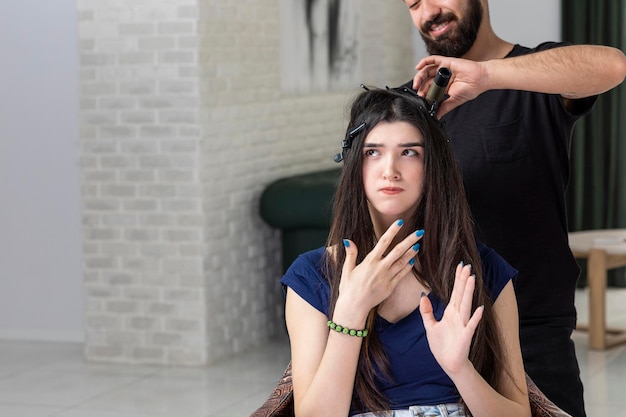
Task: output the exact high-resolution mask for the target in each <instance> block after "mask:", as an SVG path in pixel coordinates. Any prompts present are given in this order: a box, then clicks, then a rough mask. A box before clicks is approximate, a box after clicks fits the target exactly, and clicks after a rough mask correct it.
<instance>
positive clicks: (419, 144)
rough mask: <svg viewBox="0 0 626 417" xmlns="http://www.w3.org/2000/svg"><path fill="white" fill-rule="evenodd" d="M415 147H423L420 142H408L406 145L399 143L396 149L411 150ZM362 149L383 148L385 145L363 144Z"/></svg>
mask: <svg viewBox="0 0 626 417" xmlns="http://www.w3.org/2000/svg"><path fill="white" fill-rule="evenodd" d="M415 146H421V147H422V148H423V147H424V144H423V143H420V142H408V143H399V144H398V147H399V148H413V147H415ZM363 147H364V148H384V147H385V144H384V143H371V142H370V143H364V144H363Z"/></svg>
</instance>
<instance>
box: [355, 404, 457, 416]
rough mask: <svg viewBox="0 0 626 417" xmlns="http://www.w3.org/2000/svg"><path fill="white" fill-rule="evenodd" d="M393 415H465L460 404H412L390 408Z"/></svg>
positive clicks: (365, 414)
mask: <svg viewBox="0 0 626 417" xmlns="http://www.w3.org/2000/svg"><path fill="white" fill-rule="evenodd" d="M392 411H393V414H392V416H393V417H465V416H466V414H465V408H463V406H462V405H461V404H440V405H413V406H411V407H409V409H408V410H407V409H404V410H392ZM352 417H376V414H374V413H364V414H357V415H355V416H352Z"/></svg>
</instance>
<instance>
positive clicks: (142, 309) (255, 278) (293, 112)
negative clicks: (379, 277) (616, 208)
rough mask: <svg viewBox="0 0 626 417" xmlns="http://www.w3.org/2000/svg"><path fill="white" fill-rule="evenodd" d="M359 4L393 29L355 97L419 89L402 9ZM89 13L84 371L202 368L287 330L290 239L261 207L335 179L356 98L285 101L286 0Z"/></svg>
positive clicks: (89, 8) (84, 83) (107, 8)
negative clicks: (282, 4)
mask: <svg viewBox="0 0 626 417" xmlns="http://www.w3.org/2000/svg"><path fill="white" fill-rule="evenodd" d="M360 1H361V2H362V3H363V5H364V7H363V10H364V13H366V15H367V16H371V17H378V16H381V15H382V16H385V19H383V20H384V22H383V24H381V25H375V24H374V25H368V26H367V28H366V29H367V33H366V34H364V35H363V36H364V40H367V39H371V40H376V42H369V41H368V42H365V41H364V42H362V51H360V52H361V53H362V54H363V56H364V60H365V61H366V62H379V63H381V62H382V65H378V66H373V65H372V68H373V69H370V70H368V71H365V72H364V73H365V74H366V76H365V79H363V80H355V87H357V86H358V84H359V83H360V82H366V83H369V84H379V85H384V84H389V85H395V84H398V83H400V82H403V81H406V80H408V79H409V78H410V76H411V75H412V67H413V66H414V64H415V63H414V62H413V60H412V58H411V51H412V49H411V35H410V33H411V26H410V22H409V20H408V17H407V16H406V12H405V10H404V8H403V6H402V5H401V4H395V3H394V4H389V5H385V4H384V3H383V2H379V1H376V0H360ZM78 10H79V19H80V23H79V38H80V44H79V46H80V53H81V71H80V80H81V117H80V123H81V152H82V153H81V161H82V172H83V175H82V180H83V211H84V215H83V219H84V220H83V222H84V245H83V246H84V251H85V288H86V303H85V305H86V310H87V311H86V319H85V322H86V326H87V329H86V331H85V334H86V345H85V352H86V356H87V358H88V359H90V360H97V361H108V362H124V363H161V364H187V365H196V364H205V363H208V362H212V361H214V360H216V359H218V358H220V357H222V356H225V355H228V354H232V353H234V352H238V351H241V350H243V349H246V348H247V347H249V346H251V345H255V344H258V343H260V342H262V341H263V340H264V339H266V338H268V337H270V336H271V335H273V334H276V333H277V332H282V331H283V328H284V324H283V318H282V292H281V291H280V288H279V285H278V280H279V278H280V271H281V260H280V234H279V232H277V231H275V230H272V229H270V228H269V227H268V226H266V225H265V224H264V223H263V221H262V220H261V219H260V217H259V215H258V200H259V197H260V194H261V192H262V191H263V189H264V187H265V186H266V185H267V184H268V183H270V182H271V181H273V180H275V179H277V178H280V177H284V176H288V175H292V174H296V173H302V172H310V171H317V170H321V169H326V168H329V167H332V166H333V165H334V164H333V162H332V155H333V154H334V153H336V152H337V149H338V144H339V141H340V138H341V136H342V132H343V130H344V129H345V120H344V114H345V104H346V102H347V100H348V98H349V97H350V96H352V94H353V93H354V92H355V91H356V90H354V91H349V92H340V93H333V94H315V95H305V96H302V95H299V96H294V95H285V94H282V93H281V91H280V79H279V74H280V68H279V65H280V59H279V54H280V38H279V32H280V28H279V8H278V0H263V1H261V0H258V1H248V2H230V1H227V0H218V1H211V2H209V1H206V0H117V1H113V0H109V1H101V0H78ZM368 10H369V11H368ZM381 13H382V14H381ZM364 20H366V21H367V19H364ZM370 20H371V19H370ZM394 22H395V23H394ZM390 28H391V29H390ZM399 28H406V29H405V30H404V29H403V30H401V29H399ZM366 29H364V30H366ZM392 29H393V30H392ZM387 32H390V33H391V35H390V33H387ZM381 39H383V40H384V41H382V42H381V41H380V40H381ZM381 57H382V58H383V59H381Z"/></svg>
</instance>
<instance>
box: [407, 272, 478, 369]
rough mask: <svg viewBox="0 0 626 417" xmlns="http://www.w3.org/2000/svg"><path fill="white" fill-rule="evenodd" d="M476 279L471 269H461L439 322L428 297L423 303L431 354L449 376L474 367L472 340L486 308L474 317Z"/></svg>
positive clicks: (421, 301) (421, 306)
mask: <svg viewBox="0 0 626 417" xmlns="http://www.w3.org/2000/svg"><path fill="white" fill-rule="evenodd" d="M475 279H476V277H475V276H474V275H471V265H465V266H462V264H459V265H458V266H457V268H456V275H455V280H454V288H453V289H452V295H451V297H450V303H449V304H448V306H447V307H446V309H445V311H444V313H443V317H442V318H441V320H439V321H437V320H436V319H435V316H434V315H433V306H432V303H431V302H430V300H429V299H428V297H426V296H422V298H421V300H420V306H419V308H420V313H421V314H422V319H423V321H424V327H425V328H426V337H427V339H428V344H429V346H430V350H431V352H432V353H433V355H434V356H435V359H436V360H437V362H438V363H439V365H440V366H441V367H442V368H443V370H444V371H445V372H446V373H447V374H448V376H452V375H454V374H456V373H458V372H459V371H461V370H462V369H463V367H464V366H466V365H468V364H470V363H469V359H468V356H469V349H470V345H471V343H472V337H473V336H474V332H475V331H476V327H477V326H478V323H479V322H480V319H481V318H482V315H483V307H482V306H481V307H479V308H477V309H476V311H474V313H473V314H472V299H473V296H474V286H475Z"/></svg>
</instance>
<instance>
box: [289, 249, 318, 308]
mask: <svg viewBox="0 0 626 417" xmlns="http://www.w3.org/2000/svg"><path fill="white" fill-rule="evenodd" d="M328 253H329V252H328V249H327V248H326V247H321V248H317V249H313V250H310V251H308V252H304V253H302V254H301V255H299V256H298V257H297V258H296V259H295V260H294V261H293V263H292V264H291V266H290V267H289V268H288V269H287V271H286V272H285V274H284V275H283V277H282V278H281V280H280V283H281V284H282V286H283V289H284V290H285V292H286V287H289V288H291V289H292V290H293V291H295V292H296V293H297V294H298V295H299V296H300V297H302V298H303V299H305V300H306V301H307V302H308V303H309V304H311V305H312V306H313V307H315V308H316V309H317V310H319V311H321V312H323V313H325V314H327V312H328V304H329V299H330V285H329V283H328V281H327V279H326V278H325V274H324V269H325V266H324V264H325V260H326V256H327V254H328Z"/></svg>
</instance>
